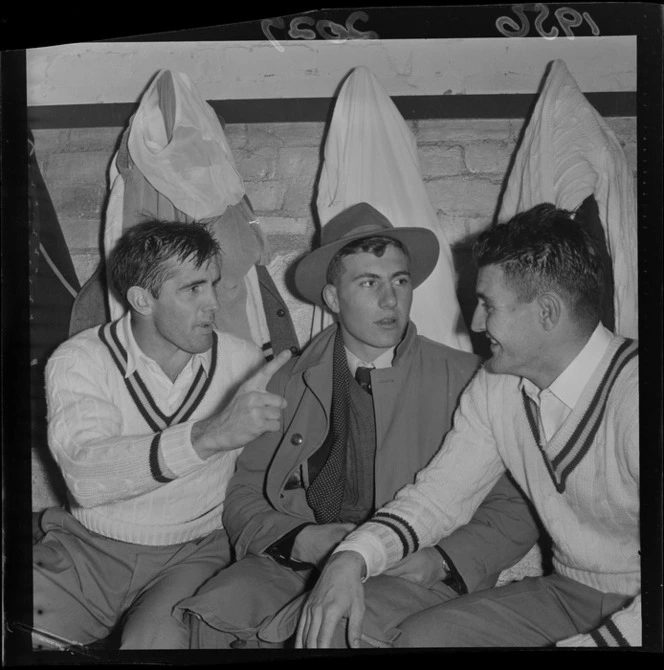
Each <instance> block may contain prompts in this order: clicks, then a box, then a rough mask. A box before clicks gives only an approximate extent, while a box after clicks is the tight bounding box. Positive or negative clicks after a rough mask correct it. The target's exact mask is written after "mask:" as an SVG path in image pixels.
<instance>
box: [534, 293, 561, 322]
mask: <svg viewBox="0 0 664 670" xmlns="http://www.w3.org/2000/svg"><path fill="white" fill-rule="evenodd" d="M537 304H538V308H539V312H538V314H539V319H540V323H541V324H542V327H543V328H544V330H546V331H551V330H553V329H554V328H555V327H556V326H557V325H558V323H559V322H560V317H561V316H562V312H563V304H562V302H561V300H560V296H558V295H556V294H555V293H551V292H548V291H547V292H545V293H542V295H540V296H539V297H538V298H537Z"/></svg>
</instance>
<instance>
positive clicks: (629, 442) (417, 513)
mask: <svg viewBox="0 0 664 670" xmlns="http://www.w3.org/2000/svg"><path fill="white" fill-rule="evenodd" d="M638 392H639V388H638V355H637V349H636V344H635V343H633V342H632V341H630V340H625V338H622V337H620V336H614V337H613V338H612V340H611V343H610V345H609V347H608V349H607V351H606V352H605V354H604V356H603V358H602V360H601V362H600V364H599V365H598V367H597V369H596V370H595V372H594V373H593V375H592V377H591V379H590V381H589V382H588V383H587V384H586V387H585V388H584V390H583V392H582V394H581V397H580V398H579V402H578V404H577V406H576V407H575V408H574V410H573V411H572V413H571V414H570V415H569V416H568V417H567V419H566V420H565V422H564V424H563V425H562V426H561V428H560V429H559V430H558V432H557V433H556V434H555V435H554V436H553V438H552V439H551V440H550V442H548V443H547V444H546V445H544V446H543V447H540V446H538V443H537V440H536V439H535V436H534V434H533V430H532V425H531V421H529V418H528V414H527V411H526V407H525V405H524V399H523V396H522V394H521V392H520V389H519V378H518V377H515V376H511V375H495V374H491V373H488V372H487V371H486V369H484V368H483V369H482V370H480V371H479V372H478V374H477V375H476V377H475V378H474V380H473V381H472V382H471V384H470V386H469V387H468V389H467V390H466V392H465V393H464V394H463V395H462V398H461V401H460V407H459V409H458V411H457V414H456V415H455V419H454V427H453V429H452V431H451V432H450V433H449V435H448V436H447V438H446V440H445V443H444V445H443V447H442V449H441V450H440V452H439V453H438V454H437V455H436V456H435V457H434V459H433V460H432V462H431V464H430V465H429V466H428V467H427V468H425V469H424V470H422V471H421V472H420V474H419V475H418V477H417V481H416V483H415V485H413V486H407V487H405V488H404V489H402V490H401V491H400V492H399V493H398V494H397V496H396V498H395V500H394V501H393V502H391V503H388V505H386V506H385V507H384V508H383V509H381V510H379V511H378V512H377V513H376V514H375V515H374V517H373V518H372V520H371V521H370V522H369V523H368V524H365V525H364V526H362V527H361V528H360V529H358V530H357V531H355V532H353V533H352V534H351V535H349V536H348V537H347V538H346V539H345V540H344V541H343V542H342V543H341V544H340V545H339V546H338V548H337V549H336V551H343V550H346V549H349V550H353V551H357V552H359V553H360V554H361V555H362V556H363V557H364V560H365V562H366V564H367V569H368V576H372V575H375V574H379V573H381V572H383V571H384V570H385V569H387V568H388V567H389V566H390V565H393V564H394V563H396V562H397V561H398V560H400V559H401V558H403V556H404V555H406V554H408V553H411V552H413V551H416V550H417V549H418V548H420V547H422V546H430V545H432V544H434V543H435V542H437V541H438V539H439V538H440V537H441V536H446V535H449V534H450V533H451V532H453V531H454V530H455V529H456V528H458V527H459V526H461V525H464V524H465V523H467V521H468V520H469V519H470V518H471V516H472V514H473V512H474V511H475V509H476V508H477V507H478V506H479V504H480V503H481V501H482V500H483V499H484V497H485V496H486V495H487V493H488V492H489V490H490V489H491V487H492V486H493V484H494V483H495V481H496V480H497V479H498V477H499V476H500V475H501V474H502V472H503V471H504V470H505V468H507V469H509V470H510V471H511V472H512V475H513V476H514V478H515V479H516V480H517V482H518V483H519V484H520V486H521V487H522V488H523V490H524V491H525V493H526V495H528V496H529V497H530V499H531V500H532V501H533V503H534V505H535V507H536V509H537V511H538V513H539V515H540V517H541V519H542V522H543V524H544V526H545V527H546V529H547V530H548V532H549V534H550V535H551V537H552V540H553V552H554V557H553V561H554V567H555V569H556V572H558V573H559V574H562V575H565V576H567V577H569V578H571V579H575V580H577V581H579V582H581V583H583V584H585V585H587V586H590V587H593V588H596V589H598V590H600V591H603V592H615V593H621V594H625V595H636V594H637V593H639V591H640V559H639V551H640V541H639V451H638V446H639V430H638V428H639V425H638Z"/></svg>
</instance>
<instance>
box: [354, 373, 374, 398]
mask: <svg viewBox="0 0 664 670" xmlns="http://www.w3.org/2000/svg"><path fill="white" fill-rule="evenodd" d="M372 370H373V368H365V367H362V366H360V367H358V368H357V370H355V381H356V382H357V383H358V384H359V385H360V386H361V387H362V389H363V390H364V391H366V392H367V393H368V394H370V395H371V371H372Z"/></svg>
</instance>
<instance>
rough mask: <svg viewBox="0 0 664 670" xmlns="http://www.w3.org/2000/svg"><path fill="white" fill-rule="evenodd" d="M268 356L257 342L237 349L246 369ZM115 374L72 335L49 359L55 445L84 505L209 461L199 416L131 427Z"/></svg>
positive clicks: (124, 496)
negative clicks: (116, 396) (115, 392)
mask: <svg viewBox="0 0 664 670" xmlns="http://www.w3.org/2000/svg"><path fill="white" fill-rule="evenodd" d="M260 358H261V356H260V352H259V350H258V348H257V347H254V346H253V345H250V343H247V347H245V348H243V349H241V350H240V349H238V350H237V351H235V352H234V359H235V366H236V367H237V366H241V365H246V368H245V369H246V370H250V369H253V368H254V367H255V366H256V363H257V361H258V360H259V359H260ZM108 376H109V371H108V364H107V361H105V360H104V356H103V355H101V354H99V351H94V350H93V349H89V348H87V347H78V346H76V345H75V343H71V342H68V343H65V345H63V346H61V347H60V348H59V349H58V350H56V352H55V353H54V354H53V356H52V357H51V359H50V360H49V362H48V364H47V367H46V393H47V399H48V441H49V448H50V450H51V453H52V454H53V457H54V458H55V460H56V462H57V463H58V465H59V467H60V470H61V472H62V475H63V477H64V480H65V482H66V484H67V488H68V490H69V492H70V494H71V495H72V496H73V497H74V499H75V500H76V502H77V503H78V504H79V505H81V507H96V506H97V505H103V504H106V503H109V502H116V501H120V500H130V499H132V498H135V497H137V496H139V495H142V494H144V493H147V492H149V491H152V490H154V489H156V488H158V487H160V486H164V485H165V484H167V483H168V482H170V481H172V480H173V479H176V478H178V477H182V476H184V475H186V474H188V473H190V472H192V471H194V470H195V469H197V468H199V467H202V466H203V465H205V463H206V461H205V460H203V459H201V458H200V457H199V456H198V454H197V453H196V452H195V450H194V448H193V446H192V444H191V428H192V425H193V424H194V423H195V421H194V420H190V421H187V422H184V423H179V424H177V425H174V426H170V427H168V428H166V429H164V430H162V431H160V432H156V433H154V432H151V431H150V429H149V428H148V426H147V424H146V426H145V432H142V433H137V434H132V435H127V434H126V433H125V432H124V431H125V428H124V422H123V414H122V408H121V407H119V406H118V405H117V404H116V403H114V402H113V400H112V397H111V396H112V394H111V392H110V390H109V387H108ZM227 453H228V457H230V458H233V459H235V458H236V456H237V454H235V453H233V452H227ZM221 457H226V454H223V455H222V456H221Z"/></svg>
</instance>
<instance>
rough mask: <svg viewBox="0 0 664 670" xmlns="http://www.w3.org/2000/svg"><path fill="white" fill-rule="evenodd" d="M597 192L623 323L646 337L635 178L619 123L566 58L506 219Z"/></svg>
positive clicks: (507, 201)
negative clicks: (604, 113)
mask: <svg viewBox="0 0 664 670" xmlns="http://www.w3.org/2000/svg"><path fill="white" fill-rule="evenodd" d="M590 195H592V196H594V198H595V200H596V202H597V206H598V209H599V217H600V220H601V223H602V227H603V228H604V232H605V237H606V241H607V246H608V252H609V255H610V257H611V262H612V266H613V281H614V312H615V330H616V332H617V333H618V334H620V335H623V336H624V337H631V338H638V286H637V281H638V270H637V218H636V200H635V197H634V178H633V176H632V172H631V170H630V168H629V166H628V164H627V159H626V157H625V153H624V151H623V150H622V147H621V146H620V143H619V142H618V140H617V138H616V136H615V135H614V133H613V131H612V130H611V129H610V128H609V127H608V125H607V124H606V122H605V121H604V119H603V118H602V117H601V116H600V115H599V114H598V113H597V111H596V110H595V109H594V108H593V107H592V105H591V104H590V103H589V102H588V100H587V99H586V97H585V96H584V95H583V93H582V92H581V90H580V89H579V87H578V85H577V83H576V81H575V80H574V78H573V77H572V75H571V74H570V72H569V70H568V69H567V66H566V65H565V63H564V61H562V60H560V59H558V60H555V61H553V62H552V64H551V70H550V72H549V75H548V77H547V79H546V83H545V85H544V87H543V89H542V92H541V93H540V96H539V98H538V100H537V104H536V105H535V109H534V110H533V114H532V117H531V119H530V121H529V123H528V127H527V128H526V130H525V133H524V135H523V139H522V141H521V144H520V146H519V149H518V150H517V153H516V156H515V160H514V166H513V168H512V172H511V173H510V176H509V179H508V182H507V187H506V190H505V194H504V196H503V201H502V204H501V208H500V211H499V214H498V221H499V222H505V221H507V220H508V219H510V218H511V217H512V216H514V215H515V214H516V213H517V212H522V211H525V210H527V209H530V208H531V207H533V206H535V205H537V204H540V203H543V202H550V203H553V204H554V205H555V206H556V207H559V208H561V209H567V210H575V209H576V208H577V207H578V206H579V205H581V203H582V202H583V201H584V200H585V199H586V198H587V197H588V196H590Z"/></svg>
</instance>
